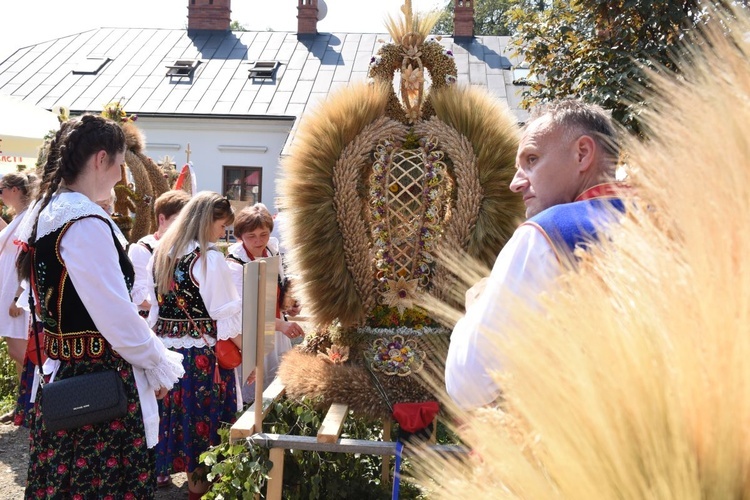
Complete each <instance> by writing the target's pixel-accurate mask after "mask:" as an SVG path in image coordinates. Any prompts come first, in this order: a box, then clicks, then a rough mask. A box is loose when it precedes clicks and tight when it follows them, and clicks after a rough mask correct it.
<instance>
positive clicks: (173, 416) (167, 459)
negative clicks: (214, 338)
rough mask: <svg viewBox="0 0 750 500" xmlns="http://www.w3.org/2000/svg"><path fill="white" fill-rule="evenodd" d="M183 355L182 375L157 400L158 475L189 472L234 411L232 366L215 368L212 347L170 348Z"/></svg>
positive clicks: (196, 464)
mask: <svg viewBox="0 0 750 500" xmlns="http://www.w3.org/2000/svg"><path fill="white" fill-rule="evenodd" d="M172 350H174V351H175V352H179V353H180V354H182V356H183V360H182V364H183V367H184V368H185V376H184V377H183V378H182V379H181V380H180V381H179V382H178V383H177V384H176V385H175V386H174V387H173V388H172V390H171V391H169V394H167V396H166V397H165V398H164V399H163V400H162V401H160V402H159V417H160V418H159V444H157V445H156V471H157V473H158V474H159V475H160V476H163V475H167V474H174V473H175V472H192V471H194V470H195V469H196V468H197V467H199V466H200V455H201V453H203V452H204V451H206V450H208V449H209V448H210V447H211V446H215V445H217V444H219V442H220V438H219V435H218V432H217V431H218V429H219V428H220V427H221V425H222V424H224V423H227V424H232V423H234V421H235V420H236V418H237V417H236V415H237V388H236V383H235V378H234V370H223V369H219V376H220V379H221V380H220V382H219V383H214V370H215V369H217V367H216V362H215V359H216V358H215V357H214V353H213V350H212V349H211V348H207V347H191V348H180V349H172Z"/></svg>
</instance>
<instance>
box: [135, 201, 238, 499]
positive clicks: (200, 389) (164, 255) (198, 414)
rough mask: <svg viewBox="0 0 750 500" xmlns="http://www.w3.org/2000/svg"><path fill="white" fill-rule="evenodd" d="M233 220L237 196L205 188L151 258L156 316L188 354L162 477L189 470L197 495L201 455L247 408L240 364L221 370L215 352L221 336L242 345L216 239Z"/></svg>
mask: <svg viewBox="0 0 750 500" xmlns="http://www.w3.org/2000/svg"><path fill="white" fill-rule="evenodd" d="M233 221H234V213H233V211H232V206H231V205H230V204H229V200H227V199H226V198H222V197H221V196H219V195H218V194H216V193H212V192H208V191H204V192H201V193H199V194H198V195H196V196H195V197H194V198H192V199H191V200H190V201H189V202H188V203H187V205H185V208H183V209H182V211H181V212H180V213H179V215H178V216H177V219H176V220H175V221H174V223H173V224H172V225H171V226H170V227H169V229H168V230H167V232H166V233H164V235H163V236H162V237H161V239H160V240H159V245H158V246H157V247H156V250H155V251H154V256H153V257H152V259H151V261H150V263H149V269H153V273H151V272H150V273H149V276H154V278H155V283H156V306H154V307H152V308H151V312H150V316H149V320H150V321H151V322H155V326H154V331H155V332H156V334H157V335H158V336H159V337H160V338H161V340H162V342H164V345H166V346H167V347H169V348H170V349H172V350H174V351H176V352H178V353H180V354H182V355H183V366H184V368H185V377H183V378H182V380H180V382H179V384H178V385H177V386H176V387H175V388H174V390H172V391H170V393H169V394H168V395H167V397H165V398H164V401H163V402H162V405H161V423H160V425H159V431H160V436H159V437H160V440H159V445H158V446H157V448H156V451H157V461H156V471H157V474H158V475H159V476H161V477H165V476H167V475H170V474H173V473H176V472H187V478H188V491H189V498H190V499H191V500H194V499H199V498H201V496H202V495H203V494H204V493H205V492H206V491H207V489H208V486H209V484H208V483H207V482H205V481H203V480H201V479H199V477H201V476H202V472H203V470H202V468H201V467H199V463H200V462H199V458H200V454H201V453H203V452H204V451H206V450H208V448H209V447H210V446H213V445H217V444H219V442H220V440H219V435H218V433H217V431H218V429H219V427H220V426H221V423H222V422H227V423H233V422H234V420H235V415H236V413H237V411H239V410H240V409H241V407H242V406H241V405H242V399H241V397H239V398H238V391H237V388H238V381H237V376H236V374H235V370H224V369H221V368H219V367H218V365H217V364H216V356H215V355H214V346H215V345H216V341H217V340H226V339H231V340H232V341H233V342H234V343H235V344H236V345H237V346H238V347H241V346H242V343H241V338H242V337H241V333H242V301H241V300H240V297H239V295H238V294H237V290H235V288H234V286H232V285H231V282H232V276H231V274H230V273H229V268H228V267H227V264H226V262H225V261H224V254H223V253H222V252H221V251H220V250H219V249H218V248H217V247H216V245H215V244H216V242H217V241H218V239H219V238H220V237H221V236H223V235H224V234H225V232H226V228H227V226H229V225H231V224H232V222H233ZM196 473H197V474H196Z"/></svg>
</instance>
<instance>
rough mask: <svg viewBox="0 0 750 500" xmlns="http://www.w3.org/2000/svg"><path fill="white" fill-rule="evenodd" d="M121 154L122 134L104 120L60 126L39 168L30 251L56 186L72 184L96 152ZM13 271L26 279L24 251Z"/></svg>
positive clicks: (86, 118)
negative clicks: (37, 205) (39, 178)
mask: <svg viewBox="0 0 750 500" xmlns="http://www.w3.org/2000/svg"><path fill="white" fill-rule="evenodd" d="M124 150H125V134H124V133H123V131H122V128H120V126H119V125H118V124H117V123H115V122H114V121H112V120H110V119H108V118H104V117H102V116H100V115H94V114H86V115H83V116H81V117H80V118H77V119H70V120H67V121H65V122H63V123H62V124H61V125H60V130H58V131H57V133H56V134H55V137H54V138H53V139H52V141H51V142H50V145H49V152H48V154H47V161H46V162H45V164H44V167H43V174H42V187H41V189H40V190H39V194H38V195H37V198H36V203H37V204H41V205H40V207H39V209H38V210H36V219H35V220H34V226H33V229H32V231H31V236H30V237H29V241H28V245H29V246H30V247H31V246H33V245H34V243H36V234H37V226H38V224H39V214H41V213H42V211H43V210H44V208H45V207H46V206H47V205H48V204H49V202H50V201H51V199H52V195H54V194H55V193H56V192H57V190H58V189H59V187H60V183H61V182H62V181H65V183H66V184H72V183H74V182H75V181H76V179H78V176H79V175H80V174H81V172H82V171H83V169H84V167H85V165H86V163H87V162H88V160H89V158H91V156H93V155H94V154H96V153H98V152H99V151H105V152H106V153H107V154H108V155H109V156H110V157H112V158H114V157H115V156H116V155H117V153H120V152H122V151H124ZM16 267H17V270H18V276H19V278H21V279H28V278H29V276H30V274H31V258H30V255H29V251H28V250H26V251H23V252H21V253H20V254H19V256H18V261H17V262H16Z"/></svg>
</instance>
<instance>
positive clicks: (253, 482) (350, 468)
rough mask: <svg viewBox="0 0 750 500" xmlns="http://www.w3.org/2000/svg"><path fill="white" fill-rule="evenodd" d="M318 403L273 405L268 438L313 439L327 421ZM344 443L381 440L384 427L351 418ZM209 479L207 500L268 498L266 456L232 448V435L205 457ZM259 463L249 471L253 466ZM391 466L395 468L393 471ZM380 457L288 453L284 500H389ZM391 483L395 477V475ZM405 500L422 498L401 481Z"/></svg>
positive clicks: (255, 450)
mask: <svg viewBox="0 0 750 500" xmlns="http://www.w3.org/2000/svg"><path fill="white" fill-rule="evenodd" d="M317 403H318V402H317V401H311V400H309V399H305V400H303V401H301V402H297V401H290V400H282V401H279V402H277V403H275V404H274V405H273V407H272V409H271V411H270V412H269V414H268V416H267V417H266V418H265V420H264V422H263V431H264V432H267V433H270V434H291V435H297V436H315V435H317V432H318V429H319V428H320V425H321V423H322V421H323V418H324V412H323V411H320V410H318V409H317V408H318V404H317ZM342 437H346V438H351V439H370V440H383V429H382V425H381V424H380V422H372V421H369V420H367V419H364V418H359V417H355V416H354V415H352V413H351V412H350V413H349V416H348V417H347V419H346V421H345V422H344V428H343V431H342ZM390 438H391V437H390V436H387V439H390ZM201 461H202V462H203V463H204V464H206V466H207V469H208V470H209V472H208V479H209V480H212V481H215V482H214V484H213V486H212V488H211V491H210V492H209V493H208V494H207V496H206V497H204V498H208V499H216V500H222V499H229V498H243V499H246V498H247V499H250V498H252V497H253V495H254V493H255V492H265V482H266V480H267V479H268V475H267V473H268V471H269V470H270V465H271V464H270V461H269V459H268V450H267V449H265V448H261V447H259V446H256V445H253V446H247V445H246V444H244V443H243V444H238V445H230V444H229V442H228V431H223V432H222V443H221V444H220V445H219V446H216V447H214V448H212V449H210V450H209V451H207V452H206V453H204V454H202V455H201ZM252 461H255V463H253V464H252V465H251V462H252ZM393 461H394V460H393V459H392V460H391V468H392V467H393ZM381 464H382V457H380V456H376V455H365V454H359V453H321V452H315V451H301V450H286V452H285V453H284V486H283V497H284V498H285V499H288V500H302V499H305V500H307V499H310V500H312V499H318V498H326V499H328V498H357V499H373V500H374V499H381V498H382V499H389V498H391V485H390V484H388V485H381V484H380V475H381V474H380V471H381ZM408 469H409V462H408V460H404V461H403V462H402V468H401V472H402V474H405V473H407V472H408ZM390 477H391V478H392V477H393V473H392V471H391V476H390ZM400 492H401V494H400V496H399V498H402V499H417V498H422V497H423V495H422V492H421V490H420V489H419V488H417V487H416V486H415V485H413V484H411V483H409V482H408V481H406V480H404V477H403V476H402V479H401V490H400Z"/></svg>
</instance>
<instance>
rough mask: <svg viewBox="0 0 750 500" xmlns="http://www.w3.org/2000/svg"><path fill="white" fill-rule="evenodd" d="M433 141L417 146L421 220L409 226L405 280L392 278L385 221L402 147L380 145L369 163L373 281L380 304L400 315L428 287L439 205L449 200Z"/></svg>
mask: <svg viewBox="0 0 750 500" xmlns="http://www.w3.org/2000/svg"><path fill="white" fill-rule="evenodd" d="M437 146H438V144H437V141H436V140H435V139H433V138H423V139H420V140H419V143H418V150H419V155H420V157H421V159H422V163H423V165H424V171H423V172H424V173H423V177H422V188H421V193H420V194H419V196H420V197H421V205H422V206H423V207H425V208H424V215H423V217H421V218H418V219H415V220H414V224H415V226H414V228H413V229H414V231H413V238H415V241H414V247H415V249H416V252H415V255H414V257H413V262H414V265H413V266H412V268H411V271H410V275H409V276H404V275H403V273H402V274H401V275H398V274H397V272H396V267H395V260H394V258H393V255H394V247H393V245H394V242H393V238H394V235H393V234H391V233H392V231H391V230H392V229H393V230H395V229H394V228H391V227H390V225H389V220H388V207H389V200H388V197H389V195H390V196H393V195H397V194H398V193H399V192H400V191H401V189H402V187H401V186H400V185H399V184H398V182H395V181H394V180H393V178H392V177H393V176H392V172H391V169H392V168H394V156H395V155H396V154H397V153H398V152H399V150H400V149H401V147H402V145H401V144H399V143H396V142H394V141H391V140H387V139H386V140H383V141H381V142H380V143H379V144H378V145H377V146H376V148H375V162H374V163H373V166H372V174H371V175H370V200H371V201H370V216H371V221H372V223H371V226H370V227H371V234H372V240H373V246H374V249H375V268H376V270H377V274H376V279H377V280H378V282H379V291H380V293H381V299H382V300H381V303H382V304H387V305H388V306H391V307H395V308H397V309H398V311H399V313H401V314H403V312H404V309H406V308H411V307H413V306H414V302H415V300H416V298H417V296H418V292H419V290H421V289H424V288H427V287H428V286H429V283H430V279H429V277H430V274H431V269H432V267H433V265H434V259H433V256H432V252H433V250H434V246H435V244H436V242H437V241H438V239H439V236H440V231H441V220H440V219H441V213H442V210H443V209H442V204H443V202H444V200H445V199H446V197H448V196H450V184H449V183H447V182H443V181H444V180H445V178H446V176H447V175H448V172H447V166H446V164H445V162H444V154H443V152H442V151H440V150H439V149H438V148H437Z"/></svg>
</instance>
